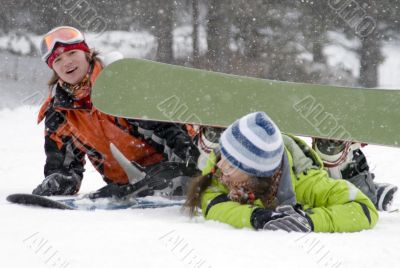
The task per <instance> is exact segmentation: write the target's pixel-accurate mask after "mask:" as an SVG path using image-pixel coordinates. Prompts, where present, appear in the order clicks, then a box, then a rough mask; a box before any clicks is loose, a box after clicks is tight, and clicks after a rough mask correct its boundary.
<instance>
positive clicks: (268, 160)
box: [220, 112, 284, 177]
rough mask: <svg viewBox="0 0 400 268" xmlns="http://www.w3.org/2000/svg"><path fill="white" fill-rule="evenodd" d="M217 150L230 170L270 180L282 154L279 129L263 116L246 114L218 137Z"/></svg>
mask: <svg viewBox="0 0 400 268" xmlns="http://www.w3.org/2000/svg"><path fill="white" fill-rule="evenodd" d="M220 146H221V154H222V156H223V157H224V158H225V159H226V160H228V162H229V163H230V164H231V165H232V166H233V167H236V168H238V169H240V170H241V171H243V172H245V173H247V174H249V175H252V176H257V177H269V176H272V175H273V174H274V173H275V171H276V170H277V169H278V168H279V166H280V163H281V161H282V157H283V151H284V145H283V139H282V134H281V132H280V130H279V128H278V127H277V126H276V125H275V123H274V122H273V121H272V120H271V119H270V118H269V117H268V116H267V115H266V114H265V113H264V112H255V113H251V114H248V115H246V116H244V117H242V118H240V119H239V120H237V121H236V122H235V123H233V124H232V125H230V126H229V127H228V128H227V129H226V130H225V131H224V132H223V133H222V135H221V138H220Z"/></svg>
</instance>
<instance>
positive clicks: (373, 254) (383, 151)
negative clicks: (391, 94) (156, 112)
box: [0, 106, 400, 268]
mask: <svg viewBox="0 0 400 268" xmlns="http://www.w3.org/2000/svg"><path fill="white" fill-rule="evenodd" d="M37 109H38V107H36V106H34V107H28V106H24V107H20V108H18V109H15V110H7V109H6V110H2V111H0V126H1V131H0V140H1V142H0V152H1V157H0V159H1V161H0V174H1V180H0V215H1V220H0V237H1V239H0V252H1V253H0V256H1V257H0V267H160V266H161V267H174V268H175V267H227V266H228V265H229V267H300V266H301V267H397V266H398V264H399V263H400V254H399V252H400V213H380V220H379V222H378V224H377V226H376V228H375V229H373V230H370V231H363V232H359V233H351V234H314V233H313V234H307V235H304V234H298V233H291V234H288V233H284V232H280V231H279V232H256V231H252V230H237V229H234V228H232V227H230V226H228V225H225V224H221V223H216V222H205V221H204V220H203V219H202V218H201V217H198V218H195V219H192V220H191V219H189V218H188V217H187V216H185V215H183V214H182V213H181V212H180V210H179V208H163V209H155V210H154V209H147V210H121V211H94V212H84V211H57V210H50V209H40V208H27V207H22V206H18V205H12V204H9V203H8V202H7V201H6V200H5V198H6V196H7V195H8V194H11V193H15V192H25V193H27V192H30V191H31V190H32V189H33V188H34V187H35V186H36V185H37V184H38V183H39V182H40V181H41V180H42V176H43V175H42V166H43V163H44V160H45V156H44V152H43V138H42V134H43V125H40V126H38V125H36V124H35V121H36V114H37ZM365 153H366V154H367V157H368V159H369V161H370V164H371V167H372V168H373V170H374V172H375V173H376V176H377V178H376V180H377V181H380V182H391V183H394V184H397V185H399V184H400V179H399V175H398V174H399V173H400V166H399V165H398V159H400V149H393V148H383V147H377V146H367V147H366V149H365ZM102 185H103V182H102V181H101V177H100V176H99V175H98V174H97V173H96V172H95V171H94V169H93V168H92V167H91V165H90V164H88V165H87V171H86V173H85V179H84V182H83V185H82V190H81V192H82V193H87V192H90V191H93V190H95V189H97V188H99V187H101V186H102ZM399 205H400V202H399V199H396V201H395V204H394V206H395V207H399Z"/></svg>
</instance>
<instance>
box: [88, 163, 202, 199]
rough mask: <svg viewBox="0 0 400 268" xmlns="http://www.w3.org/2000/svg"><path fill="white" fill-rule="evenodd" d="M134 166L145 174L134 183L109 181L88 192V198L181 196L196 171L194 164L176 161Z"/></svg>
mask: <svg viewBox="0 0 400 268" xmlns="http://www.w3.org/2000/svg"><path fill="white" fill-rule="evenodd" d="M135 166H136V167H138V168H140V169H142V170H141V171H143V172H145V173H146V176H145V177H144V178H143V179H142V180H140V181H139V182H137V183H135V184H125V185H118V184H115V183H110V184H108V185H106V186H104V187H103V188H101V189H99V190H98V191H96V192H94V193H91V194H89V198H108V197H117V198H122V197H125V196H127V195H130V196H135V197H143V196H148V195H154V194H156V193H157V194H160V195H167V196H171V195H174V196H182V195H184V194H185V192H186V191H185V189H186V186H187V185H188V184H189V182H190V178H191V177H193V176H194V175H195V174H196V173H197V171H198V170H197V169H196V167H195V165H188V166H186V164H184V163H177V162H161V163H158V164H155V165H152V166H148V167H145V168H143V167H140V166H138V165H135Z"/></svg>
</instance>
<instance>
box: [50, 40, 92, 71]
mask: <svg viewBox="0 0 400 268" xmlns="http://www.w3.org/2000/svg"><path fill="white" fill-rule="evenodd" d="M74 49H78V50H82V51H84V52H87V53H89V52H90V49H89V47H88V45H87V44H86V42H85V41H82V42H80V43H76V44H62V43H58V44H57V45H56V46H55V47H54V49H53V52H52V53H51V55H50V56H49V58H48V59H47V65H48V66H49V67H50V68H53V62H54V60H55V59H56V58H57V57H58V56H60V55H61V54H62V53H64V52H67V51H70V50H74Z"/></svg>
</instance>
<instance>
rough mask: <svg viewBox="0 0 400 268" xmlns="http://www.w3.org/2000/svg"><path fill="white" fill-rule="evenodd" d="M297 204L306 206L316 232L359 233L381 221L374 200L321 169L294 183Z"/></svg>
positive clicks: (311, 170) (302, 176)
mask: <svg viewBox="0 0 400 268" xmlns="http://www.w3.org/2000/svg"><path fill="white" fill-rule="evenodd" d="M294 187H295V192H296V198H297V202H299V203H300V204H303V205H304V208H305V209H306V212H307V214H308V216H309V217H310V218H311V220H312V222H313V224H314V231H315V232H355V231H361V230H364V229H370V228H372V227H374V226H375V224H376V222H377V220H378V212H377V210H376V208H375V206H374V205H373V204H372V202H371V200H370V199H368V197H367V196H366V195H364V194H363V193H362V192H361V191H360V190H359V189H358V188H356V187H355V186H354V185H353V184H351V183H350V182H348V181H345V180H335V179H331V178H329V177H328V174H327V173H326V172H325V171H324V170H321V169H310V170H308V172H305V173H303V174H301V175H300V176H298V178H297V179H296V180H295V182H294Z"/></svg>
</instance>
